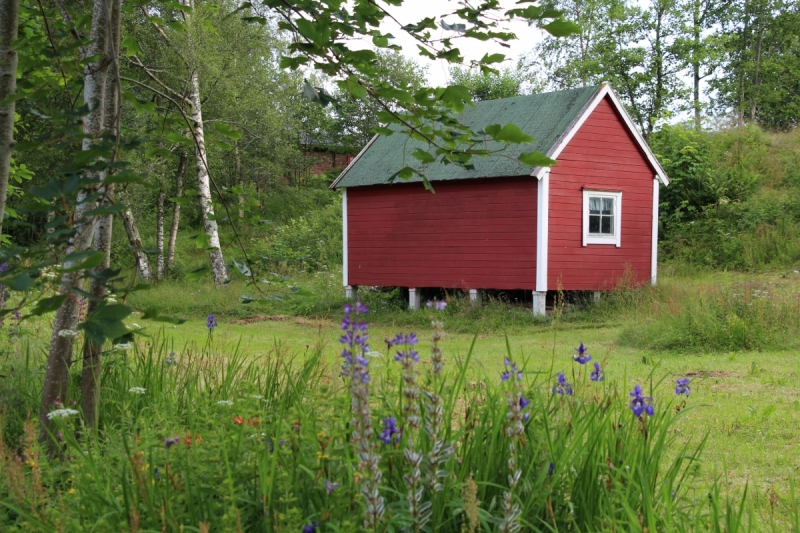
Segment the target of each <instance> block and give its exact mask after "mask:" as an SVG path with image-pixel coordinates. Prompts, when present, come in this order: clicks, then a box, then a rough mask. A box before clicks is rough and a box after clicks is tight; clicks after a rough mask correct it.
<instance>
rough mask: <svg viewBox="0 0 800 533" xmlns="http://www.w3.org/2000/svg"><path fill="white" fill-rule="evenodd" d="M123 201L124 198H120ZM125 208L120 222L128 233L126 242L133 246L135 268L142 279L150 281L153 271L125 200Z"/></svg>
mask: <svg viewBox="0 0 800 533" xmlns="http://www.w3.org/2000/svg"><path fill="white" fill-rule="evenodd" d="M121 200H122V201H125V200H124V199H121ZM125 204H126V206H125V209H124V210H123V211H122V224H123V225H124V226H125V232H126V233H127V234H128V243H129V244H130V245H131V248H133V257H134V259H135V260H136V268H137V269H138V270H139V275H140V276H141V277H142V281H150V278H152V277H153V271H152V270H150V262H149V261H148V260H147V254H145V253H144V250H142V248H143V246H142V238H141V236H139V228H138V227H137V226H136V220H134V218H133V212H132V211H131V207H130V204H128V202H125Z"/></svg>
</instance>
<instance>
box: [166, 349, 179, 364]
mask: <svg viewBox="0 0 800 533" xmlns="http://www.w3.org/2000/svg"><path fill="white" fill-rule="evenodd" d="M164 364H165V365H167V366H178V359H177V358H176V357H175V352H169V355H168V356H167V358H166V360H164Z"/></svg>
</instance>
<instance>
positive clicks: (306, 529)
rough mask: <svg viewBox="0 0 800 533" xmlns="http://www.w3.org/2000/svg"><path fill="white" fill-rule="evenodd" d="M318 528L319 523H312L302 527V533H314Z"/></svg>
mask: <svg viewBox="0 0 800 533" xmlns="http://www.w3.org/2000/svg"><path fill="white" fill-rule="evenodd" d="M318 527H319V522H314V523H313V524H309V525H307V526H303V533H316V531H317V528H318Z"/></svg>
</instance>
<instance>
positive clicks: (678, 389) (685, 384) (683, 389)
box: [675, 378, 690, 398]
mask: <svg viewBox="0 0 800 533" xmlns="http://www.w3.org/2000/svg"><path fill="white" fill-rule="evenodd" d="M689 392H690V389H689V378H683V379H679V380H678V381H676V382H675V394H677V395H678V396H680V395H681V394H685V395H686V397H687V398H688V397H689Z"/></svg>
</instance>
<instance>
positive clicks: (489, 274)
mask: <svg viewBox="0 0 800 533" xmlns="http://www.w3.org/2000/svg"><path fill="white" fill-rule="evenodd" d="M434 186H435V188H436V194H431V193H430V192H429V191H426V190H425V189H424V188H423V186H422V184H420V183H410V184H397V185H380V186H374V187H356V188H352V189H348V191H347V211H348V217H347V227H348V264H349V272H348V281H349V283H350V284H351V285H381V286H399V287H444V288H460V289H528V290H533V289H534V288H535V286H536V198H537V187H538V183H537V180H536V179H535V178H504V179H497V178H495V179H486V180H483V179H480V180H476V179H472V180H464V181H453V182H438V183H435V184H434Z"/></svg>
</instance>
